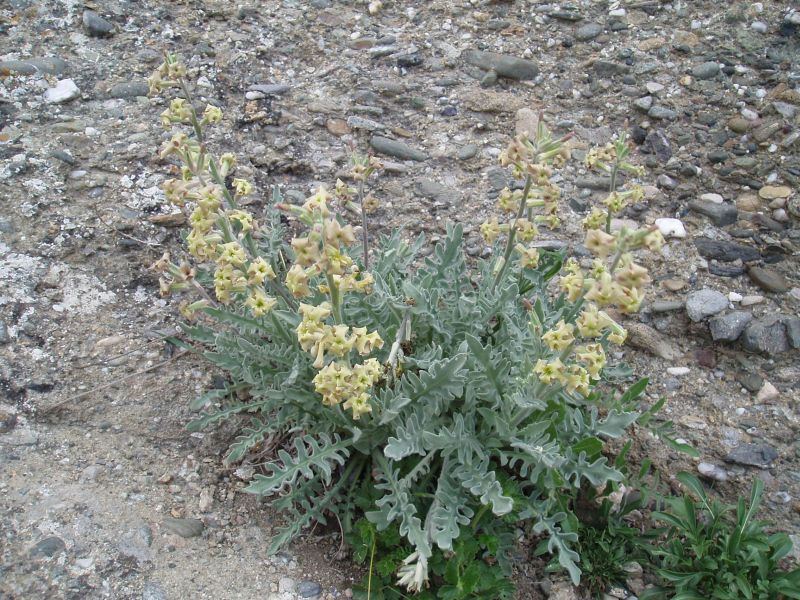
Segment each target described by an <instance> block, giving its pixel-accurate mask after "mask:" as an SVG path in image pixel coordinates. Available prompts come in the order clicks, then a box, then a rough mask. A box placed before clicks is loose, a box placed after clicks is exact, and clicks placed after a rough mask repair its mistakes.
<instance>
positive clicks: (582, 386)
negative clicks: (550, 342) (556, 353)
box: [566, 365, 589, 396]
mask: <svg viewBox="0 0 800 600" xmlns="http://www.w3.org/2000/svg"><path fill="white" fill-rule="evenodd" d="M566 387H567V391H569V392H578V393H579V394H581V395H582V396H588V395H589V373H588V372H587V371H586V369H584V368H583V367H580V366H578V365H571V366H570V368H569V375H567V383H566Z"/></svg>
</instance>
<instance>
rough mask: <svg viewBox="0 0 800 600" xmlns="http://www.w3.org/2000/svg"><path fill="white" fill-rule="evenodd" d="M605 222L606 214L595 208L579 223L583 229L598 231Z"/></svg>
mask: <svg viewBox="0 0 800 600" xmlns="http://www.w3.org/2000/svg"><path fill="white" fill-rule="evenodd" d="M605 222H606V212H605V211H604V210H603V209H601V208H598V207H596V206H595V207H594V208H592V211H591V212H590V213H589V214H588V215H587V216H586V217H584V219H583V221H581V223H582V224H583V228H584V229H599V228H600V227H603V225H605Z"/></svg>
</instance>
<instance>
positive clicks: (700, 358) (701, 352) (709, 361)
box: [692, 348, 717, 369]
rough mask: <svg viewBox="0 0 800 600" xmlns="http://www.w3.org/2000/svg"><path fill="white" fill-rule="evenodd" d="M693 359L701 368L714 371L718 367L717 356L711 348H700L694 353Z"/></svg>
mask: <svg viewBox="0 0 800 600" xmlns="http://www.w3.org/2000/svg"><path fill="white" fill-rule="evenodd" d="M692 357H693V358H694V360H695V361H696V362H697V364H698V365H700V366H701V367H705V368H706V369H713V368H714V367H716V366H717V355H716V354H715V353H714V350H713V349H711V348H698V349H697V350H695V351H694V352H692Z"/></svg>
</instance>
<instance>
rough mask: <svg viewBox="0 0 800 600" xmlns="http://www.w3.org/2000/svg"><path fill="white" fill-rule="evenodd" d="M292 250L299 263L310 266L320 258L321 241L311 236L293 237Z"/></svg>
mask: <svg viewBox="0 0 800 600" xmlns="http://www.w3.org/2000/svg"><path fill="white" fill-rule="evenodd" d="M292 250H294V258H295V261H297V264H299V265H301V266H303V267H309V266H311V265H313V264H314V263H315V262H316V261H317V260H319V256H320V253H319V242H318V241H317V240H315V239H312V238H311V236H309V237H304V238H293V239H292Z"/></svg>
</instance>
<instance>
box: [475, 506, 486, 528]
mask: <svg viewBox="0 0 800 600" xmlns="http://www.w3.org/2000/svg"><path fill="white" fill-rule="evenodd" d="M487 510H489V505H488V504H484V505H482V506H481V507H480V508H479V509H478V512H477V514H476V515H475V516H474V517H473V519H472V531H478V524H479V523H480V521H481V519H482V518H483V515H485V514H486V511H487Z"/></svg>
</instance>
